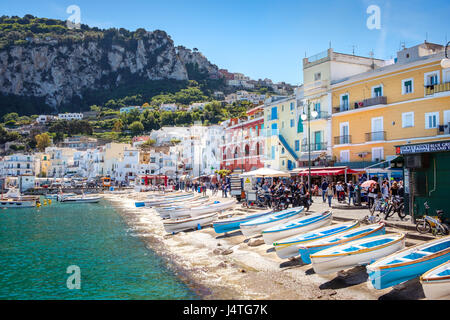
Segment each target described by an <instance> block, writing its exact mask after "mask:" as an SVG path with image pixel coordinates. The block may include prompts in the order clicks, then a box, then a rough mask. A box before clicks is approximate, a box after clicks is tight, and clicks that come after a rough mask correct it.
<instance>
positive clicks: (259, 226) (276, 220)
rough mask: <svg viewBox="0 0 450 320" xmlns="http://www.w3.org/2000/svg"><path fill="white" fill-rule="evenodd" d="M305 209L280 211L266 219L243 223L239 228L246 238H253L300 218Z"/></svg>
mask: <svg viewBox="0 0 450 320" xmlns="http://www.w3.org/2000/svg"><path fill="white" fill-rule="evenodd" d="M303 209H304V208H303V207H299V208H291V209H288V210H284V211H280V212H277V213H274V214H271V215H268V216H265V217H261V218H257V219H253V220H251V221H248V222H245V223H241V225H240V226H239V227H240V229H241V231H242V234H243V235H244V236H246V237H251V236H254V235H257V234H260V233H261V232H262V231H263V230H265V229H268V228H271V227H274V226H276V225H279V224H282V223H285V222H288V221H291V220H294V219H297V218H299V217H300V215H301V214H302V212H303Z"/></svg>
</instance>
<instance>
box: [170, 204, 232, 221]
mask: <svg viewBox="0 0 450 320" xmlns="http://www.w3.org/2000/svg"><path fill="white" fill-rule="evenodd" d="M235 203H236V201H235V200H230V201H227V202H219V201H215V202H214V203H212V204H207V205H201V206H198V207H192V208H188V209H184V210H175V211H171V212H170V213H169V215H170V218H171V219H177V218H180V217H198V216H201V215H204V214H207V213H211V212H221V211H225V210H228V209H231V207H233V205H234V204H235Z"/></svg>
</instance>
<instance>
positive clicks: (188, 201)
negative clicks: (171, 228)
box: [155, 195, 210, 209]
mask: <svg viewBox="0 0 450 320" xmlns="http://www.w3.org/2000/svg"><path fill="white" fill-rule="evenodd" d="M201 201H203V202H207V201H210V200H209V196H200V195H197V196H195V197H193V198H189V199H179V200H178V199H176V200H174V201H171V202H166V203H162V204H159V205H157V206H155V209H158V208H162V209H164V208H170V207H177V206H186V207H188V208H190V207H191V204H193V203H198V202H201Z"/></svg>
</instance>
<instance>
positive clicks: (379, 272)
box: [367, 236, 450, 289]
mask: <svg viewBox="0 0 450 320" xmlns="http://www.w3.org/2000/svg"><path fill="white" fill-rule="evenodd" d="M449 259H450V236H446V237H443V238H441V239H436V240H432V241H427V242H426V243H423V244H419V245H416V246H413V247H409V248H407V249H405V250H402V251H400V252H397V253H394V254H391V255H390V256H387V257H383V258H382V259H379V260H378V261H375V262H374V263H372V264H370V265H368V266H367V273H368V274H369V279H370V281H371V283H372V285H373V287H374V288H375V289H385V288H389V287H392V286H395V285H397V284H400V283H402V282H405V281H408V280H410V279H413V278H416V277H419V276H421V275H422V274H423V273H425V272H426V271H428V270H430V269H432V268H434V267H437V266H438V265H440V264H442V263H444V262H448V261H449Z"/></svg>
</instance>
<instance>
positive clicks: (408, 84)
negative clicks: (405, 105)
mask: <svg viewBox="0 0 450 320" xmlns="http://www.w3.org/2000/svg"><path fill="white" fill-rule="evenodd" d="M413 92H414V80H413V79H406V80H402V94H408V93H413Z"/></svg>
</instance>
